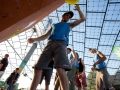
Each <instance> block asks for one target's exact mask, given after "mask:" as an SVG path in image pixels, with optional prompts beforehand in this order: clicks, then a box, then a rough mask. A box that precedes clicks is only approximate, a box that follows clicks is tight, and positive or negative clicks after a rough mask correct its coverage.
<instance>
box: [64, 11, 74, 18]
mask: <svg viewBox="0 0 120 90" xmlns="http://www.w3.org/2000/svg"><path fill="white" fill-rule="evenodd" d="M65 14H70V16H71V18H72V17H73V16H74V13H73V12H72V11H68V12H66V13H64V14H63V15H65Z"/></svg>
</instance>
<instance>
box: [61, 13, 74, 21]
mask: <svg viewBox="0 0 120 90" xmlns="http://www.w3.org/2000/svg"><path fill="white" fill-rule="evenodd" d="M73 15H74V13H73V12H72V11H69V12H66V13H64V14H63V15H62V21H63V22H68V21H69V20H70V19H71V18H72V17H73Z"/></svg>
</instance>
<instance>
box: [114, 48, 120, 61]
mask: <svg viewBox="0 0 120 90" xmlns="http://www.w3.org/2000/svg"><path fill="white" fill-rule="evenodd" d="M113 53H114V54H115V55H116V56H117V58H118V59H119V60H120V46H115V47H114V48H113Z"/></svg>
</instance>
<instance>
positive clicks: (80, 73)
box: [75, 58, 87, 90]
mask: <svg viewBox="0 0 120 90" xmlns="http://www.w3.org/2000/svg"><path fill="white" fill-rule="evenodd" d="M78 63H79V68H78V70H77V72H76V75H75V85H76V87H77V88H78V90H81V88H82V89H83V90H87V88H86V87H87V83H86V75H85V65H84V62H83V60H82V59H81V58H79V59H78Z"/></svg>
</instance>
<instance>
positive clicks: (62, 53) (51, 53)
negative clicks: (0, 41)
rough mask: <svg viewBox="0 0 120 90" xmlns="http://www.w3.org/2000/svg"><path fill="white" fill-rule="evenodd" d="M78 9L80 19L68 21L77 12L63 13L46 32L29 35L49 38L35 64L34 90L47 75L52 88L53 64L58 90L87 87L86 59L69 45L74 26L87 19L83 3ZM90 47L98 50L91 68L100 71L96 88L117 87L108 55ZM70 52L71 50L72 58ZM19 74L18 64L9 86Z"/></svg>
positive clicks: (4, 64) (4, 61)
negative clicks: (109, 73)
mask: <svg viewBox="0 0 120 90" xmlns="http://www.w3.org/2000/svg"><path fill="white" fill-rule="evenodd" d="M75 10H76V11H77V12H78V14H79V19H78V20H75V21H74V22H71V23H68V21H69V20H70V19H71V18H72V17H73V16H74V13H73V12H72V11H69V12H66V13H64V14H63V15H62V20H61V21H60V22H59V23H56V24H53V25H52V26H51V28H50V30H49V31H48V32H47V33H46V34H44V35H42V36H40V37H37V38H29V39H28V42H29V43H33V42H36V41H42V40H45V39H47V38H48V42H47V45H46V46H45V48H44V49H43V51H42V54H41V55H40V56H39V59H38V61H37V62H36V63H35V65H34V66H33V68H34V76H33V79H32V83H31V86H30V90H36V88H37V86H38V84H41V83H42V80H43V78H44V77H45V90H49V84H50V80H51V76H52V72H53V67H54V68H55V69H56V71H57V73H56V79H55V83H54V84H55V87H54V90H58V88H60V89H61V90H75V86H76V87H77V88H78V90H82V89H83V90H87V88H86V87H87V83H86V74H85V64H84V60H83V59H82V58H81V57H79V55H78V53H77V52H75V51H74V50H72V49H71V48H67V46H68V45H69V32H70V31H71V30H72V28H74V27H75V26H77V25H79V24H80V23H82V22H84V21H85V20H86V19H85V16H84V14H83V13H82V11H81V9H80V7H79V5H76V6H75ZM89 51H90V52H91V53H92V54H94V64H93V67H92V68H91V70H92V71H94V70H96V71H97V74H96V90H104V88H105V89H106V90H115V89H114V87H112V85H111V84H110V83H109V81H108V73H107V69H106V64H105V62H104V61H105V60H106V57H105V55H104V54H102V53H101V52H100V51H97V50H95V49H93V48H90V49H89ZM68 54H70V57H69V58H68ZM8 57H9V55H8V54H6V55H5V57H4V58H3V59H2V61H1V63H0V78H1V77H2V75H3V74H4V71H5V69H6V67H7V65H8ZM19 76H20V74H19V68H16V69H15V70H14V71H13V72H12V73H11V74H10V76H9V77H8V78H7V79H6V81H5V83H7V84H8V85H9V87H8V90H12V89H13V88H12V87H13V86H14V84H15V83H16V81H17V79H18V78H19ZM103 84H104V85H103Z"/></svg>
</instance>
